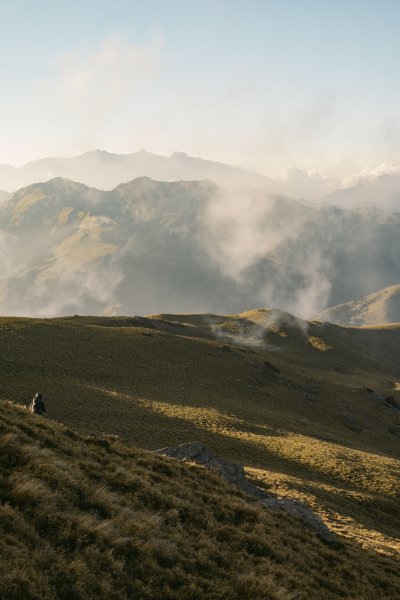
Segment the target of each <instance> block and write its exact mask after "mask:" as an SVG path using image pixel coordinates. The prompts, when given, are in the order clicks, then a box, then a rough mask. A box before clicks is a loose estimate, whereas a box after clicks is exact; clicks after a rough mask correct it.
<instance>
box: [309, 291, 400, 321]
mask: <svg viewBox="0 0 400 600" xmlns="http://www.w3.org/2000/svg"><path fill="white" fill-rule="evenodd" d="M317 318H318V319H320V320H321V321H329V322H330V323H336V324H337V325H343V326H345V327H352V326H355V327H371V326H374V325H382V324H384V323H400V284H397V285H391V286H389V287H387V288H385V289H383V290H379V292H374V293H373V294H368V296H363V297H362V298H358V299H357V300H353V301H352V302H345V303H344V304H338V305H336V306H331V307H330V308H327V309H326V310H324V311H323V312H322V313H320V314H319V315H318V317H317Z"/></svg>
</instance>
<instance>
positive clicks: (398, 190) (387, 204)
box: [322, 172, 400, 212]
mask: <svg viewBox="0 0 400 600" xmlns="http://www.w3.org/2000/svg"><path fill="white" fill-rule="evenodd" d="M322 201H323V202H325V203H327V204H333V205H335V206H340V207H342V208H349V209H353V208H361V207H365V206H366V207H372V206H373V207H376V208H380V209H381V210H387V211H391V212H400V173H398V172H397V173H396V172H394V173H390V174H384V175H380V176H378V177H363V178H361V179H360V181H359V182H358V183H357V184H356V185H353V186H350V187H346V188H343V189H337V190H334V191H333V192H331V193H330V194H327V195H326V196H324V197H323V198H322Z"/></svg>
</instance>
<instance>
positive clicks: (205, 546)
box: [0, 401, 400, 600]
mask: <svg viewBox="0 0 400 600" xmlns="http://www.w3.org/2000/svg"><path fill="white" fill-rule="evenodd" d="M0 482H1V485H0V558H1V560H0V575H1V576H0V598H1V599H2V600H3V599H4V600H5V599H7V600H20V599H24V600H36V599H37V600H39V599H40V600H56V599H57V600H75V599H76V600H78V599H79V600H83V599H87V600H89V599H90V600H92V599H93V598H107V600H123V599H126V598H132V599H133V598H134V599H137V598H141V599H143V600H145V599H149V600H156V599H158V598H159V599H163V600H168V599H171V600H172V599H182V600H187V599H188V598H192V599H202V598H204V599H207V600H212V599H217V598H218V599H222V598H224V599H227V598H229V599H230V600H235V599H237V600H243V599H244V600H245V599H249V600H250V599H252V600H256V599H260V600H261V599H263V600H265V599H274V600H289V599H292V598H298V599H307V600H309V599H313V598H321V597H323V598H326V599H336V598H371V599H372V598H374V599H377V598H396V597H398V595H399V594H400V578H399V573H398V569H397V565H396V562H395V561H394V559H392V558H390V557H383V556H379V555H378V554H376V553H375V552H373V551H366V550H362V549H361V548H360V547H359V546H358V545H357V544H352V543H350V542H346V541H345V542H344V545H343V547H342V548H340V549H338V550H333V549H331V548H329V547H327V546H325V545H323V544H322V542H321V541H320V540H319V538H317V537H316V536H315V534H314V533H313V532H312V531H310V530H308V529H306V528H305V527H304V526H303V524H302V523H301V522H300V521H298V520H296V519H294V518H290V517H289V516H287V515H285V514H283V513H275V512H272V511H269V510H267V509H262V508H260V507H258V506H257V504H256V503H255V501H254V500H252V499H251V498H247V497H245V496H244V495H242V494H241V493H240V492H239V491H237V490H235V489H234V488H231V487H229V486H228V485H227V484H225V483H224V482H223V480H222V479H221V478H220V477H219V476H217V475H216V474H213V473H211V472H209V471H207V470H205V469H203V468H201V467H199V466H196V465H187V464H182V463H179V462H176V461H174V460H173V459H167V458H163V457H159V456H156V455H153V454H151V453H149V452H147V451H144V450H138V449H133V448H129V447H127V446H125V445H123V444H122V443H121V442H120V441H119V440H118V439H117V438H115V437H114V438H113V437H108V438H107V437H94V436H80V435H78V434H76V433H75V432H74V431H72V430H71V429H68V428H66V427H64V426H62V425H59V424H57V423H56V422H52V421H50V420H45V419H43V418H42V417H38V416H36V415H32V414H30V413H29V412H28V411H27V410H26V409H25V408H24V407H21V406H17V405H15V404H13V403H11V402H7V401H2V402H0Z"/></svg>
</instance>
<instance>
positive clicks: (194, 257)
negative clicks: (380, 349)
mask: <svg viewBox="0 0 400 600" xmlns="http://www.w3.org/2000/svg"><path fill="white" fill-rule="evenodd" d="M399 233H400V215H396V214H389V213H384V212H381V211H378V210H376V209H359V210H354V211H344V210H341V209H339V208H336V207H329V206H325V207H320V208H311V207H308V206H304V205H302V204H300V203H297V202H294V201H291V200H287V199H285V198H283V197H280V196H277V195H274V194H271V193H268V192H266V191H263V190H253V191H246V192H245V191H243V192H239V191H227V190H223V189H221V188H219V187H218V186H217V185H215V184H213V183H212V182H210V181H197V182H171V183H167V182H156V181H152V180H151V179H149V178H146V177H141V178H137V179H135V180H134V181H132V182H129V183H126V184H122V185H119V186H117V187H116V188H115V189H113V190H111V191H99V190H96V189H93V188H89V187H87V186H85V185H81V184H78V183H74V182H72V181H68V180H65V179H61V178H58V179H54V180H51V181H49V182H47V183H41V184H33V185H31V186H28V187H27V188H24V189H21V190H19V191H18V192H17V193H16V194H14V196H13V197H12V198H11V199H10V200H6V201H4V202H2V203H1V204H0V245H1V249H2V256H3V257H4V258H3V261H2V267H1V272H0V275H1V276H0V311H1V313H2V314H14V315H38V316H50V315H60V314H71V313H72V314H75V313H80V314H83V313H86V314H99V313H104V314H116V313H119V314H149V313H157V312H192V311H196V312H197V311H198V312H224V313H229V312H232V313H234V312H239V311H242V310H245V309H247V308H253V307H255V306H266V305H267V306H276V307H279V308H282V309H286V310H288V311H291V312H294V313H296V314H298V315H299V316H304V317H309V316H311V315H314V314H316V313H317V312H319V311H321V310H323V309H324V308H325V307H326V306H329V305H332V304H338V303H340V302H346V301H348V300H351V299H354V298H356V297H360V296H362V295H365V294H368V293H370V292H372V291H375V290H377V289H381V288H383V287H386V286H388V285H391V284H394V283H397V282H398V281H400V264H399V261H398V236H399Z"/></svg>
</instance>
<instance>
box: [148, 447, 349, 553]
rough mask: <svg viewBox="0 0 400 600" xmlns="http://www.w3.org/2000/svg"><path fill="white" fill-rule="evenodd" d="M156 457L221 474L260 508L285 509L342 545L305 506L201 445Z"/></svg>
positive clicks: (164, 450) (330, 542)
mask: <svg viewBox="0 0 400 600" xmlns="http://www.w3.org/2000/svg"><path fill="white" fill-rule="evenodd" d="M154 454H160V455H163V456H170V457H171V458H176V459H178V460H184V461H193V462H196V463H199V464H201V465H204V466H205V467H207V468H208V469H212V470H213V471H216V472H217V473H219V474H220V475H221V476H222V477H223V478H224V479H225V481H227V482H228V483H230V484H232V485H235V486H236V487H238V488H239V489H241V490H242V491H244V492H246V493H247V494H249V495H251V496H254V497H255V498H257V499H258V500H259V501H260V504H261V506H263V507H265V508H271V509H275V510H283V511H284V512H287V513H289V514H290V515H292V516H294V517H297V518H298V519H301V520H302V521H303V523H304V524H305V525H306V526H307V527H310V528H311V529H313V530H314V531H316V532H317V534H318V536H319V537H320V538H321V539H322V540H323V541H324V542H325V543H326V544H328V545H329V546H331V547H333V548H339V547H340V546H341V544H340V543H339V542H338V540H337V539H336V537H335V535H334V534H333V533H332V532H331V531H330V530H329V529H328V527H327V526H326V525H325V523H324V522H323V521H322V519H320V517H318V516H317V515H316V514H315V513H314V512H313V511H312V510H311V509H310V508H309V507H308V506H307V505H306V504H303V503H302V502H298V501H297V500H291V499H289V498H276V497H273V496H271V495H270V494H267V493H266V492H265V491H264V490H262V489H261V488H259V487H258V486H256V485H255V484H254V483H253V482H252V481H250V480H249V479H247V478H246V475H245V472H244V468H243V466H242V465H238V464H235V463H228V462H226V461H224V460H222V459H220V458H219V457H218V456H216V455H215V454H214V453H213V452H211V451H210V450H209V449H208V448H207V447H206V446H205V445H204V444H203V443H202V442H187V443H186V444H180V445H179V446H177V447H176V448H174V447H170V448H161V449H160V450H155V451H154Z"/></svg>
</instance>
